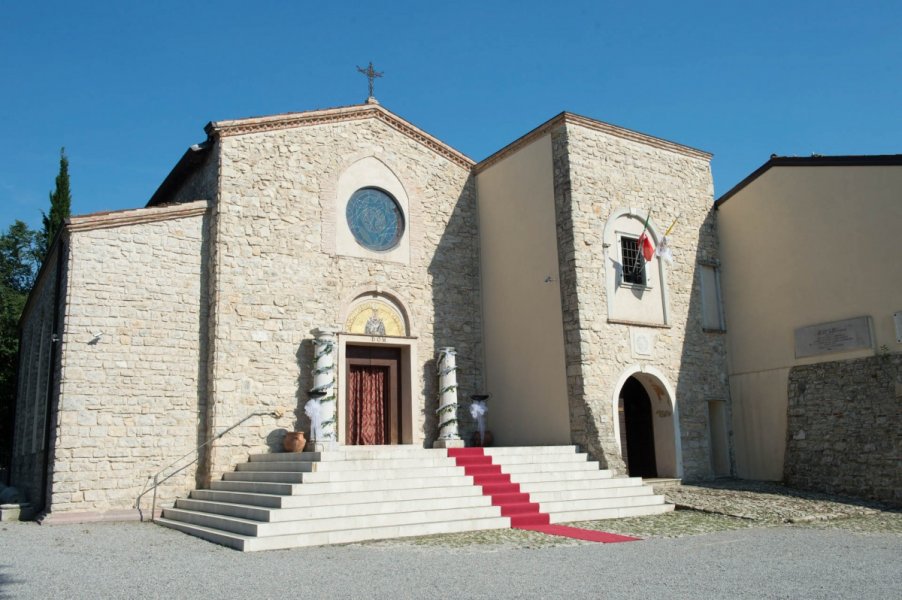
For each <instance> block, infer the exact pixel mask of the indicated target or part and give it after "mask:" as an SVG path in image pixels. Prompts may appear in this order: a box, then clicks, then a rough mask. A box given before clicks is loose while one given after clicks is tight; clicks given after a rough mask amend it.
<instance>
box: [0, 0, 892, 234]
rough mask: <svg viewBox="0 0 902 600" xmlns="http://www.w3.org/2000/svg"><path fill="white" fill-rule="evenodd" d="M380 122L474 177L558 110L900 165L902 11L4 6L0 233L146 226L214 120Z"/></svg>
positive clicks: (723, 174) (715, 144)
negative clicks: (52, 195)
mask: <svg viewBox="0 0 902 600" xmlns="http://www.w3.org/2000/svg"><path fill="white" fill-rule="evenodd" d="M369 60H372V61H373V62H374V63H375V66H376V68H377V69H378V70H382V71H384V72H385V77H384V78H383V79H381V80H377V86H376V96H377V97H378V99H379V100H380V102H381V103H382V104H383V106H385V107H386V108H388V109H390V110H392V111H393V112H395V113H397V114H398V115H400V116H402V117H404V118H406V119H408V120H410V121H411V122H413V123H414V124H416V125H417V126H419V127H421V128H422V129H425V130H426V131H428V132H429V133H431V134H433V135H435V136H436V137H438V138H439V139H441V140H443V141H445V142H447V143H448V144H450V145H452V146H454V147H455V148H457V149H459V150H460V151H462V152H464V153H465V154H467V155H469V156H470V157H472V158H474V159H476V160H479V159H482V158H484V157H486V156H487V155H489V154H491V153H492V152H493V151H495V150H497V149H498V148H500V147H502V146H504V145H505V144H507V143H508V142H510V141H512V140H513V139H515V138H516V137H518V136H520V135H522V134H524V133H526V132H527V131H529V130H530V129H532V128H533V127H535V126H536V125H538V124H540V123H542V122H543V121H545V120H547V119H549V118H550V117H552V116H554V115H555V114H557V113H559V112H560V111H562V110H568V111H572V112H576V113H579V114H583V115H586V116H589V117H593V118H596V119H600V120H603V121H607V122H609V123H613V124H616V125H621V126H623V127H628V128H631V129H636V130H638V131H642V132H645V133H648V134H651V135H655V136H658V137H663V138H666V139H670V140H673V141H676V142H680V143H683V144H687V145H689V146H693V147H697V148H701V149H703V150H707V151H709V152H713V153H714V155H715V157H714V161H713V172H714V186H715V197H716V196H719V195H720V194H722V193H724V192H726V191H727V190H728V189H730V188H731V187H732V186H733V185H734V184H736V183H737V182H738V181H740V180H741V179H742V178H743V177H744V176H745V175H747V174H748V173H750V172H751V171H753V170H754V169H755V168H757V167H758V166H760V165H761V164H762V163H763V162H765V161H766V160H767V159H768V157H769V156H770V154H771V153H777V154H781V155H809V154H811V153H818V154H896V153H902V2H899V1H898V0H893V1H885V2H870V1H866V0H865V1H859V2H849V1H848V0H844V1H833V0H820V1H817V2H814V1H811V2H792V1H791V0H784V1H783V2H770V1H756V2H742V3H740V2H714V1H711V2H694V1H688V0H684V1H679V2H674V1H673V0H669V1H663V2H660V1H657V0H655V1H649V0H643V1H641V2H640V1H636V2H612V1H602V0H597V1H594V2H566V1H563V0H559V1H548V0H545V1H541V2H532V1H528V0H520V1H515V2H492V1H490V0H481V1H478V2H469V1H457V2H440V3H433V2H428V1H427V0H419V1H416V2H407V1H406V0H405V1H392V2H360V3H346V2H333V3H327V2H305V1H295V2H268V1H265V0H257V1H254V2H234V1H220V2H205V3H199V2H188V1H187V0H185V1H179V2H169V1H154V2H142V3H131V2H100V1H94V0H92V1H91V2H40V1H35V2H15V1H12V0H0V120H2V123H0V125H2V126H0V210H2V213H0V227H3V229H4V230H5V228H6V227H7V226H8V225H9V224H10V223H11V222H12V221H13V220H14V219H17V218H18V219H22V220H25V221H26V222H28V223H30V224H31V225H32V226H38V224H39V223H40V211H41V210H46V209H47V205H48V198H47V197H48V193H49V192H50V190H51V189H52V188H53V179H54V177H55V175H56V172H57V169H58V153H59V148H60V146H65V147H66V151H67V153H68V155H69V159H70V162H71V171H70V173H71V178H72V193H73V207H72V208H73V213H75V214H83V213H88V212H94V211H98V210H112V209H120V208H128V207H139V206H143V205H144V204H145V203H146V202H147V200H148V199H149V198H150V196H151V194H153V192H154V191H155V190H156V188H157V186H158V185H159V184H160V182H161V181H162V180H163V178H164V177H165V176H166V174H167V173H168V172H169V170H170V169H171V168H172V166H173V165H174V164H175V163H176V161H177V160H178V159H179V157H180V156H181V155H182V153H183V152H184V151H185V149H186V148H187V147H188V146H190V145H191V144H193V143H196V142H200V141H202V140H203V139H204V137H205V136H204V133H203V126H204V125H205V124H206V123H207V122H208V121H211V120H221V119H231V118H239V117H246V116H255V115H265V114H273V113H281V112H291V111H302V110H309V109H315V108H326V107H331V106H339V105H347V104H356V103H359V102H362V101H363V100H364V99H365V97H366V80H365V78H364V77H363V76H361V75H359V74H358V73H357V72H356V69H355V66H356V65H365V64H366V63H367V61H369Z"/></svg>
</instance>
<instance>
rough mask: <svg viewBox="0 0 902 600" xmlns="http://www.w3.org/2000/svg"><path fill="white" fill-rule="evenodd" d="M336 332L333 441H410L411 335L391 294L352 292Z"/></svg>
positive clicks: (414, 426)
mask: <svg viewBox="0 0 902 600" xmlns="http://www.w3.org/2000/svg"><path fill="white" fill-rule="evenodd" d="M342 313H343V318H342V323H343V324H342V326H341V331H340V332H339V333H338V336H337V337H338V369H337V370H338V373H337V374H338V390H337V392H338V393H337V398H338V405H337V411H338V429H337V433H338V441H339V443H340V444H348V445H371V444H376V445H382V444H416V443H420V442H421V441H422V427H421V426H419V424H418V423H414V415H415V414H417V412H419V411H418V410H415V407H414V406H413V401H414V394H413V391H414V390H415V389H416V388H415V387H414V386H415V382H414V379H413V374H414V369H413V365H415V364H417V358H416V340H417V338H416V336H415V335H414V334H413V332H412V331H411V329H412V328H411V323H410V319H409V317H408V312H407V310H406V308H405V307H404V305H403V304H402V303H401V301H400V300H399V299H398V296H397V295H396V294H393V293H391V292H386V291H375V290H371V291H365V292H363V293H358V294H355V296H354V298H353V299H352V300H351V301H350V302H348V303H347V304H346V305H345V308H344V310H343V311H342Z"/></svg>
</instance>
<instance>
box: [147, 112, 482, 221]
mask: <svg viewBox="0 0 902 600" xmlns="http://www.w3.org/2000/svg"><path fill="white" fill-rule="evenodd" d="M362 119H377V120H379V121H380V122H382V123H385V124H386V125H388V126H389V127H391V128H392V129H394V130H395V131H398V132H400V133H401V134H403V135H406V136H407V137H409V138H411V139H412V140H414V141H416V142H418V143H420V144H422V145H423V146H425V147H427V148H429V149H430V150H432V151H433V152H435V153H436V154H439V155H441V156H443V157H444V158H446V159H447V160H449V161H451V162H452V163H454V164H456V165H458V166H459V167H461V168H463V169H466V170H468V171H469V170H471V169H472V168H473V166H474V165H475V164H476V161H474V160H473V159H472V158H470V157H469V156H467V155H466V154H464V153H463V152H460V151H459V150H457V149H455V148H452V147H451V146H449V145H448V144H446V143H444V142H443V141H441V140H439V139H438V138H436V137H434V136H432V135H430V134H428V133H426V132H425V131H423V130H422V129H420V128H419V127H417V126H416V125H414V124H413V123H410V122H409V121H406V120H404V119H402V118H401V117H399V116H398V115H396V114H394V113H393V112H391V111H390V110H388V109H386V108H383V107H382V106H381V105H380V104H378V103H377V102H367V103H366V104H355V105H352V106H341V107H338V108H326V109H320V110H309V111H303V112H292V113H282V114H278V115H270V116H265V117H247V118H243V119H229V120H225V121H211V122H209V123H207V125H206V126H205V127H204V131H205V132H206V134H207V139H206V141H204V142H203V143H200V144H195V145H193V146H191V147H190V148H188V150H187V151H186V152H185V154H184V155H182V158H181V159H179V162H178V163H176V165H175V166H174V167H173V168H172V171H170V172H169V174H168V175H167V176H166V179H164V180H163V182H162V183H161V184H160V187H159V188H157V191H156V192H154V194H153V196H151V198H150V200H149V201H148V203H147V206H154V205H157V204H161V203H163V202H165V200H166V198H168V197H169V196H170V195H171V194H172V192H174V191H175V190H176V189H178V187H179V186H181V185H182V183H184V181H185V180H186V179H187V178H188V177H189V176H190V175H191V174H192V173H194V171H196V170H197V169H198V168H199V167H200V166H201V165H202V164H203V163H204V162H205V161H206V159H207V155H208V154H209V152H210V149H211V148H212V146H213V141H214V140H215V139H216V138H224V137H231V136H236V135H245V134H249V133H259V132H261V131H276V130H279V129H292V128H295V127H306V126H310V125H323V124H328V123H339V122H342V121H358V120H362Z"/></svg>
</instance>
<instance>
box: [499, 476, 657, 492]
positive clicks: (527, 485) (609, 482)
mask: <svg viewBox="0 0 902 600" xmlns="http://www.w3.org/2000/svg"><path fill="white" fill-rule="evenodd" d="M512 479H513V478H512ZM519 483H520V491H522V492H528V493H530V494H532V493H533V492H549V491H554V490H586V489H602V488H612V487H624V486H632V485H634V486H640V485H642V480H641V479H638V478H636V479H633V478H620V477H600V478H596V479H590V478H585V479H565V480H545V481H524V482H519Z"/></svg>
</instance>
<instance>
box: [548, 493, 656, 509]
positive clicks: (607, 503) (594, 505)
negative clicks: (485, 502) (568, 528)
mask: <svg viewBox="0 0 902 600" xmlns="http://www.w3.org/2000/svg"><path fill="white" fill-rule="evenodd" d="M530 499H532V501H533V502H535V499H533V498H532V497H530ZM663 503H664V496H658V495H654V494H650V495H644V496H625V497H624V496H621V497H614V498H587V499H584V500H558V501H551V502H539V506H540V507H541V510H542V512H547V513H549V514H556V513H563V512H573V511H586V510H597V509H609V508H625V507H630V506H649V505H652V504H663Z"/></svg>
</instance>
